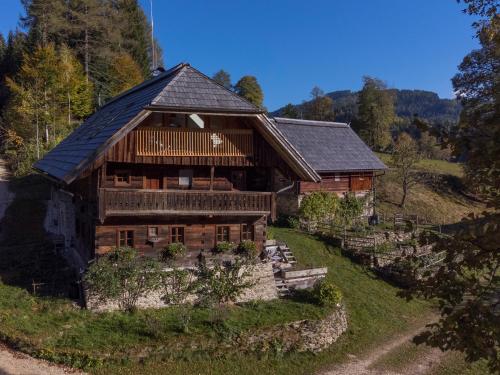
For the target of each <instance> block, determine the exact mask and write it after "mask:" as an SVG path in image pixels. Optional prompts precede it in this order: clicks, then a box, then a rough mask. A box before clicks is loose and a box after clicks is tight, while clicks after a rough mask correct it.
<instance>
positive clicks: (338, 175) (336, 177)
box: [334, 173, 340, 182]
mask: <svg viewBox="0 0 500 375" xmlns="http://www.w3.org/2000/svg"><path fill="white" fill-rule="evenodd" d="M334 181H337V182H338V181H340V174H338V173H335V177H334Z"/></svg>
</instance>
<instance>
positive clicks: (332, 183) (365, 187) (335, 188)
mask: <svg viewBox="0 0 500 375" xmlns="http://www.w3.org/2000/svg"><path fill="white" fill-rule="evenodd" d="M320 175H321V181H320V182H308V181H303V182H300V188H299V194H305V193H312V192H315V191H328V192H336V193H346V192H361V191H369V190H371V189H372V187H373V178H374V177H373V172H342V173H321V174H320Z"/></svg>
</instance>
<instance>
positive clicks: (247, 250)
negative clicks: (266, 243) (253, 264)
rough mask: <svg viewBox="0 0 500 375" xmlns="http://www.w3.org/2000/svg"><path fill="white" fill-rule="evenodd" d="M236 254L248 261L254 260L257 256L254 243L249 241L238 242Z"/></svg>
mask: <svg viewBox="0 0 500 375" xmlns="http://www.w3.org/2000/svg"><path fill="white" fill-rule="evenodd" d="M238 253H240V254H242V255H245V256H246V257H247V258H249V259H252V258H255V257H257V255H259V254H258V251H257V246H255V242H253V241H250V240H246V241H242V242H240V244H239V245H238Z"/></svg>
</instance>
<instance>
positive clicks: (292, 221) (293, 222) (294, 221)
mask: <svg viewBox="0 0 500 375" xmlns="http://www.w3.org/2000/svg"><path fill="white" fill-rule="evenodd" d="M288 226H289V227H290V228H292V229H298V228H299V226H300V220H299V218H298V217H296V216H289V217H288Z"/></svg>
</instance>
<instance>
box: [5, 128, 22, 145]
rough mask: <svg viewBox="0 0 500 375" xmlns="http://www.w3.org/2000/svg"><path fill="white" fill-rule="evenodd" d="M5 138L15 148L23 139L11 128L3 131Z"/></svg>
mask: <svg viewBox="0 0 500 375" xmlns="http://www.w3.org/2000/svg"><path fill="white" fill-rule="evenodd" d="M5 140H6V142H7V143H9V144H11V145H13V146H14V147H15V148H20V147H22V146H23V144H24V141H23V139H22V138H21V137H20V136H18V135H17V133H16V132H15V131H14V130H12V129H7V131H6V132H5Z"/></svg>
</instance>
